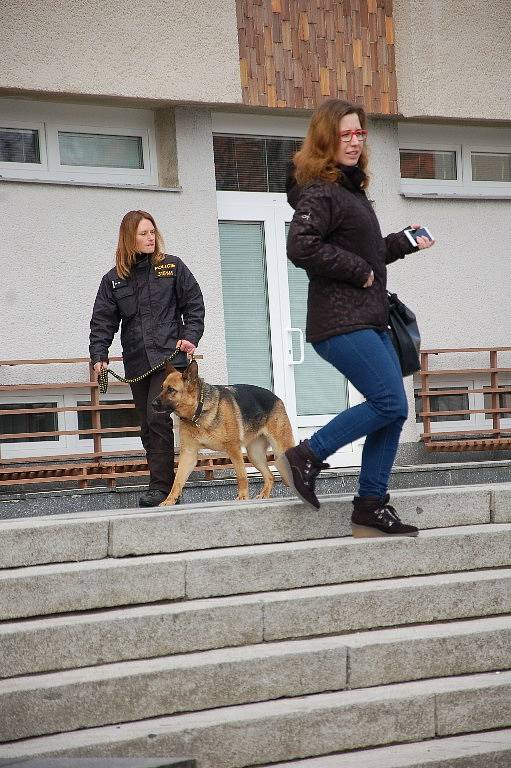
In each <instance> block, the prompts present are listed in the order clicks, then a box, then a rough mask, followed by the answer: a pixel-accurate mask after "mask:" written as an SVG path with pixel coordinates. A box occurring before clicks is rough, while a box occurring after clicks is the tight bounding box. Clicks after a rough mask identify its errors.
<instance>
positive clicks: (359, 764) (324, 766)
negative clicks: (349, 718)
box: [261, 728, 511, 768]
mask: <svg viewBox="0 0 511 768" xmlns="http://www.w3.org/2000/svg"><path fill="white" fill-rule="evenodd" d="M509 766H511V729H509V728H508V729H503V730H499V731H486V732H484V733H478V734H475V735H474V734H470V735H466V736H451V737H448V738H443V739H432V740H428V741H420V742H415V743H413V744H398V745H395V746H392V747H380V748H378V749H363V750H361V751H360V752H350V753H348V754H344V755H342V754H337V755H327V756H325V757H316V758H312V759H305V760H293V761H291V762H286V763H272V764H271V766H270V765H264V766H261V768H509Z"/></svg>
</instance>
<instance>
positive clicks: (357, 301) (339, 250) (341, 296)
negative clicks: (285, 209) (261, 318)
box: [287, 168, 417, 341]
mask: <svg viewBox="0 0 511 768" xmlns="http://www.w3.org/2000/svg"><path fill="white" fill-rule="evenodd" d="M357 172H358V174H360V173H361V172H360V171H359V169H358V168H357V169H356V171H355V173H354V174H351V173H350V177H349V178H348V176H347V175H344V174H343V177H342V182H341V181H339V182H328V181H322V180H318V181H314V182H312V183H310V184H308V185H306V186H305V187H303V188H299V187H298V186H297V185H296V183H295V182H294V181H293V180H289V179H288V200H289V203H290V205H292V206H293V208H295V214H294V216H293V220H292V222H291V226H290V228H289V236H288V239H287V255H288V258H289V259H290V260H291V261H292V262H293V264H295V265H296V266H297V267H302V268H303V269H305V271H306V272H307V275H308V276H309V295H308V301H307V327H306V337H307V341H322V340H323V339H328V338H329V337H331V336H336V335H337V334H340V333H350V332H351V331H358V330H361V329H362V328H375V329H377V330H385V329H386V328H387V323H388V310H387V293H386V289H387V269H386V265H387V264H390V263H391V262H393V261H396V259H401V258H404V256H406V255H407V254H408V253H412V252H413V251H416V250H417V249H416V248H414V247H413V246H412V245H411V243H410V242H409V241H408V239H407V237H406V235H405V234H404V233H403V232H398V233H397V234H391V235H387V237H382V234H381V230H380V225H379V223H378V219H377V218H376V214H375V212H374V210H373V207H372V205H371V203H370V202H369V200H368V199H367V197H366V195H365V192H364V191H363V190H362V189H360V187H359V183H360V180H361V177H360V176H357ZM371 270H373V272H374V283H373V285H372V286H371V287H370V288H363V287H362V286H363V285H364V284H365V282H366V281H367V278H368V277H369V275H370V272H371Z"/></svg>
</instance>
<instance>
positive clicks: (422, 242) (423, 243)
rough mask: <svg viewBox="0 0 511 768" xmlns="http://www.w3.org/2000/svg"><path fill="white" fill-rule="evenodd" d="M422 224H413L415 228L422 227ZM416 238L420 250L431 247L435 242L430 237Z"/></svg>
mask: <svg viewBox="0 0 511 768" xmlns="http://www.w3.org/2000/svg"><path fill="white" fill-rule="evenodd" d="M421 226H422V225H421V224H412V228H413V229H420V228H421ZM415 239H416V240H417V248H418V249H419V250H420V251H422V250H424V248H431V246H432V245H434V244H435V241H434V240H430V239H429V237H417V238H415Z"/></svg>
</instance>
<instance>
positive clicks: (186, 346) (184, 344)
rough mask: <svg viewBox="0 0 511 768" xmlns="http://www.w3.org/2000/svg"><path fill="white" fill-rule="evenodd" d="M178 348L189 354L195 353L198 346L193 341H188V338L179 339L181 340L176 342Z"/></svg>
mask: <svg viewBox="0 0 511 768" xmlns="http://www.w3.org/2000/svg"><path fill="white" fill-rule="evenodd" d="M176 349H180V350H181V352H186V354H187V355H193V353H194V352H195V350H196V347H195V345H194V344H192V342H191V341H187V340H186V339H179V341H177V342H176Z"/></svg>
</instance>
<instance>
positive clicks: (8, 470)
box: [0, 356, 249, 488]
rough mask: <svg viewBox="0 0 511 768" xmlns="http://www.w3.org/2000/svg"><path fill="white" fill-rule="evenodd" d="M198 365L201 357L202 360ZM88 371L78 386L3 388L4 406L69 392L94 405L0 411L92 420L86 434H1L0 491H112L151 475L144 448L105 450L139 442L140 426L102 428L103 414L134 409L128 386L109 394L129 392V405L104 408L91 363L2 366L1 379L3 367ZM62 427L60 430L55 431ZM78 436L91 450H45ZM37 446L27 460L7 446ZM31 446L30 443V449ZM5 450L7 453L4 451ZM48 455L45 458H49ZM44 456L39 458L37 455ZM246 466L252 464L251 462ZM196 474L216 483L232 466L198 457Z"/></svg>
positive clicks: (215, 457)
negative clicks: (107, 443)
mask: <svg viewBox="0 0 511 768" xmlns="http://www.w3.org/2000/svg"><path fill="white" fill-rule="evenodd" d="M198 357H199V359H200V358H201V356H198ZM110 360H111V363H112V362H118V361H120V360H121V358H119V357H113V358H110ZM34 365H35V366H55V365H58V366H68V365H74V366H80V365H82V366H87V369H88V376H87V377H85V376H84V377H83V378H78V377H77V380H74V381H67V380H66V381H54V382H52V383H51V382H50V383H49V382H48V381H47V379H48V378H49V377H47V376H44V377H43V378H45V379H46V380H45V381H44V382H43V383H16V384H5V383H2V384H0V402H1V400H2V393H5V394H3V397H4V399H5V395H11V396H12V395H15V396H16V395H17V396H19V395H21V394H23V395H31V396H32V400H33V402H36V401H37V400H38V399H40V395H41V394H43V395H44V393H45V392H59V393H61V392H64V391H66V392H68V391H71V392H73V391H75V392H77V393H79V392H80V391H81V392H83V391H84V390H85V391H87V390H88V391H89V393H90V405H78V402H79V395H77V398H76V404H72V405H64V406H58V405H56V406H55V407H53V406H42V407H39V408H38V407H34V408H32V407H31V408H27V407H23V404H20V407H19V408H9V409H6V408H3V409H2V408H0V416H7V415H8V416H16V415H29V414H30V415H35V414H56V415H57V418H58V414H61V413H68V412H76V413H77V414H78V413H81V412H88V413H90V414H91V427H90V428H86V429H80V428H78V429H54V430H44V431H35V430H34V431H32V430H31V431H28V432H10V433H5V432H2V431H1V430H0V487H6V486H7V487H9V486H14V485H16V486H17V485H28V484H40V483H42V484H44V483H59V482H71V483H73V484H77V485H78V486H79V487H81V488H84V487H86V486H87V485H89V484H90V483H91V481H97V480H100V481H103V482H104V483H106V485H107V486H109V487H114V486H115V484H116V481H117V479H118V478H121V477H123V478H126V477H137V476H143V475H147V474H148V469H147V461H146V458H145V453H144V451H143V449H142V448H141V447H140V448H138V449H128V448H119V449H118V450H105V449H104V445H103V440H104V437H105V435H108V436H109V437H111V436H112V435H116V434H119V433H121V434H122V435H123V436H125V435H130V434H132V435H133V437H137V436H139V434H140V428H139V427H138V426H120V427H112V426H102V425H101V414H102V413H103V412H105V411H109V410H121V409H122V410H132V409H134V407H135V406H134V404H133V402H132V401H131V391H130V389H129V387H128V385H126V384H124V383H122V382H118V381H116V380H112V379H111V380H110V382H109V391H112V390H114V391H115V390H117V392H121V391H122V392H125V393H126V399H127V400H129V402H114V401H110V402H101V395H100V392H99V385H98V382H97V378H96V374H95V372H94V369H93V367H92V365H91V364H90V361H89V359H88V358H84V357H72V358H46V359H39V360H38V359H33V360H28V359H26V360H0V373H1V371H2V367H3V366H6V367H11V368H13V367H22V366H34ZM57 426H58V425H57ZM69 436H78V438H79V439H80V437H82V438H83V437H90V438H91V441H92V447H91V450H88V451H86V450H83V451H77V450H69V451H64V452H62V453H58V454H56V453H51V454H50V453H48V449H47V448H46V449H45V448H44V442H43V441H44V440H48V439H52V438H56V439H57V440H58V439H60V438H61V437H69ZM38 438H39V444H40V446H41V448H39V446H37V448H36V449H35V450H32V451H31V452H30V454H29V455H25V456H12V455H11V456H8V455H5V448H4V446H5V445H6V441H9V443H13V442H23V441H25V443H26V441H31V445H32V446H33V441H36V444H37V442H38ZM27 444H28V443H27ZM2 449H4V450H2ZM45 450H46V453H45ZM39 451H40V452H39ZM177 461H178V452H176V457H175V463H176V464H177ZM247 463H249V462H248V460H247ZM197 468H198V469H200V470H202V471H204V473H205V477H206V479H212V478H213V477H214V475H213V471H214V470H215V469H231V468H232V463H231V461H230V459H229V457H227V456H226V455H225V454H221V453H215V452H208V453H206V454H203V455H200V456H199V460H198V463H197Z"/></svg>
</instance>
